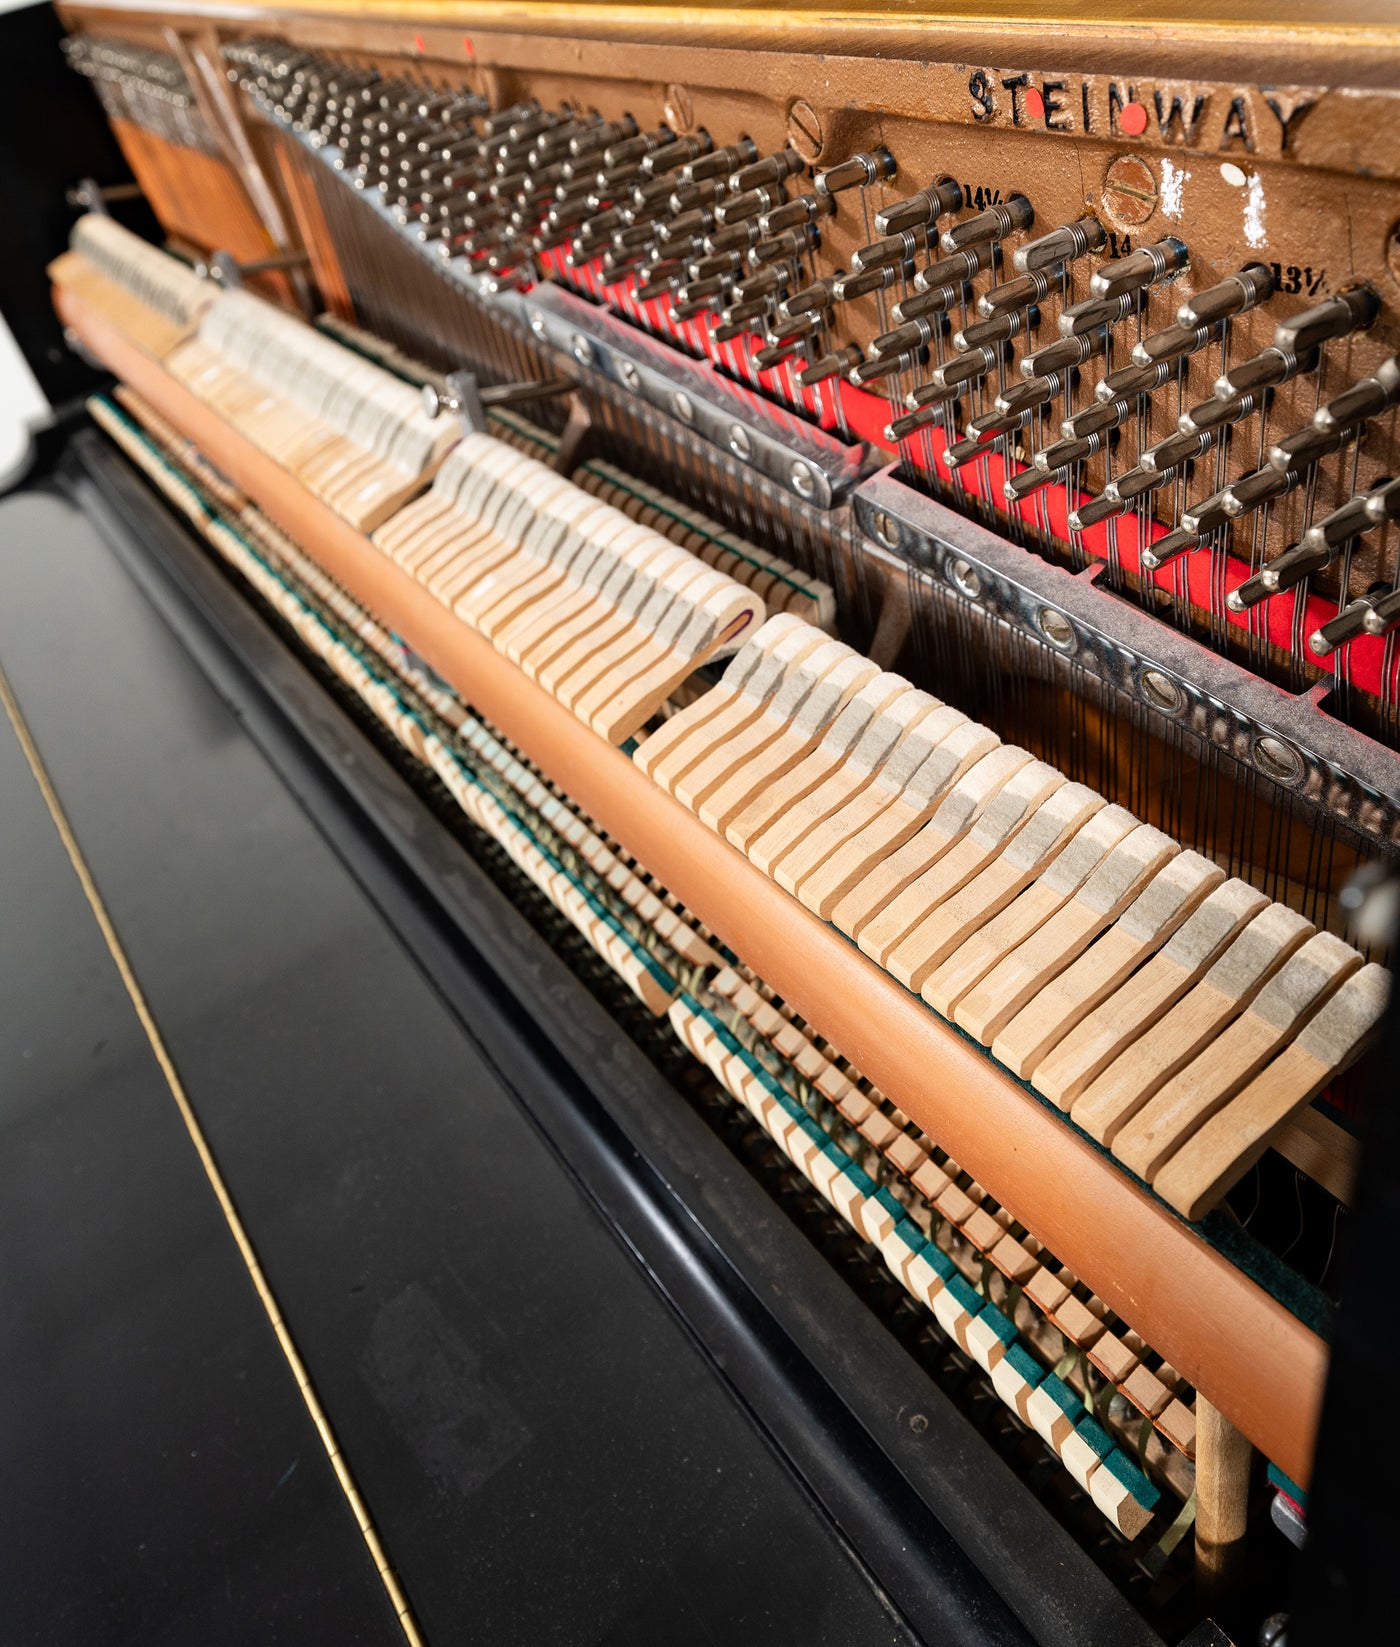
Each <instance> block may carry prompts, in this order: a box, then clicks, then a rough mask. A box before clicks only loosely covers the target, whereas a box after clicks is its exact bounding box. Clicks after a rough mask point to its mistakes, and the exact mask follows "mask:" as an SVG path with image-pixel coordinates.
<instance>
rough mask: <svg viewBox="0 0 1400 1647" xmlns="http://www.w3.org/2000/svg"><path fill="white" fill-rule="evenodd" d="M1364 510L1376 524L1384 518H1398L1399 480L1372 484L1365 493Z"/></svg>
mask: <svg viewBox="0 0 1400 1647" xmlns="http://www.w3.org/2000/svg"><path fill="white" fill-rule="evenodd" d="M1366 512H1367V514H1368V515H1370V517H1371V519H1372V520H1373V521H1374V522H1375V523H1376V524H1377V525H1379V524H1380V523H1381V522H1382V521H1384V520H1400V480H1388V481H1385V482H1384V483H1383V484H1382V485H1379V486H1373V487H1372V488H1371V490H1370V491H1369V492H1368V493H1367V494H1366Z"/></svg>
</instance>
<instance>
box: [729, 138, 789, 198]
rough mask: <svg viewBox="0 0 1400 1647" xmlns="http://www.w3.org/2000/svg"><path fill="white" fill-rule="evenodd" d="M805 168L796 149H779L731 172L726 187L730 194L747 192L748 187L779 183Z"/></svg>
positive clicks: (755, 187) (756, 187) (758, 187)
mask: <svg viewBox="0 0 1400 1647" xmlns="http://www.w3.org/2000/svg"><path fill="white" fill-rule="evenodd" d="M806 169H807V162H806V161H805V160H804V159H803V158H802V156H801V155H800V154H798V152H797V150H796V149H779V150H778V151H777V153H776V154H766V155H764V157H763V158H762V160H755V161H754V162H753V164H752V165H749V166H742V167H740V169H739V170H738V171H735V172H731V173H730V176H729V184H728V187H729V190H730V193H731V194H747V193H748V191H749V190H750V189H760V188H763V187H765V186H766V185H768V184H772V183H781V182H782V181H783V179H784V178H787V177H796V176H797V175H798V173H799V172H803V171H805V170H806Z"/></svg>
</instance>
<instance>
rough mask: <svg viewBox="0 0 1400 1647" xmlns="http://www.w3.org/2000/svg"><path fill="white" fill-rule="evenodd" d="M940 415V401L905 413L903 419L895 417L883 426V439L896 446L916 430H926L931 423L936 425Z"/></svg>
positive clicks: (941, 411) (941, 412)
mask: <svg viewBox="0 0 1400 1647" xmlns="http://www.w3.org/2000/svg"><path fill="white" fill-rule="evenodd" d="M942 415H943V402H942V401H939V402H937V403H936V404H933V405H928V406H921V407H919V409H918V410H917V411H914V412H906V413H905V414H904V416H903V417H897V418H895V419H894V421H893V422H891V423H888V424H886V425H885V439H886V440H888V441H890V442H891V444H892V445H896V446H897V445H898V444H899V442H900V441H901V440H908V438H909V436H910V435H912V434H913V433H915V431H916V430H919V429H926V428H927V427H928V426H929V425H930V424H931V423H937V422H938V420H939V418H940V417H942Z"/></svg>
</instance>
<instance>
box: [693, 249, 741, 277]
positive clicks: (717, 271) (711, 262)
mask: <svg viewBox="0 0 1400 1647" xmlns="http://www.w3.org/2000/svg"><path fill="white" fill-rule="evenodd" d="M743 267H744V260H743V258H742V257H740V256H739V255H738V253H737V252H715V253H713V254H712V255H710V256H707V257H693V258H691V260H690V278H691V279H692V280H710V279H712V278H713V277H714V276H715V275H737V274H740V273H742V271H743Z"/></svg>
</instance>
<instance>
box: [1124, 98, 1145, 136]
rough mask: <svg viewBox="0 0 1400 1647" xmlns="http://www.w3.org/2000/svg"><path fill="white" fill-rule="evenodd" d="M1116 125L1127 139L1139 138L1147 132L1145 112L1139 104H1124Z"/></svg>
mask: <svg viewBox="0 0 1400 1647" xmlns="http://www.w3.org/2000/svg"><path fill="white" fill-rule="evenodd" d="M1118 124H1119V126H1121V127H1122V129H1123V130H1124V131H1125V132H1127V134H1128V136H1129V137H1141V136H1142V134H1143V133H1144V132H1145V131H1146V130H1147V110H1146V109H1145V108H1143V106H1142V104H1141V103H1125V104H1124V105H1123V109H1122V112H1121V113H1120V114H1119V116H1118Z"/></svg>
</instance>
